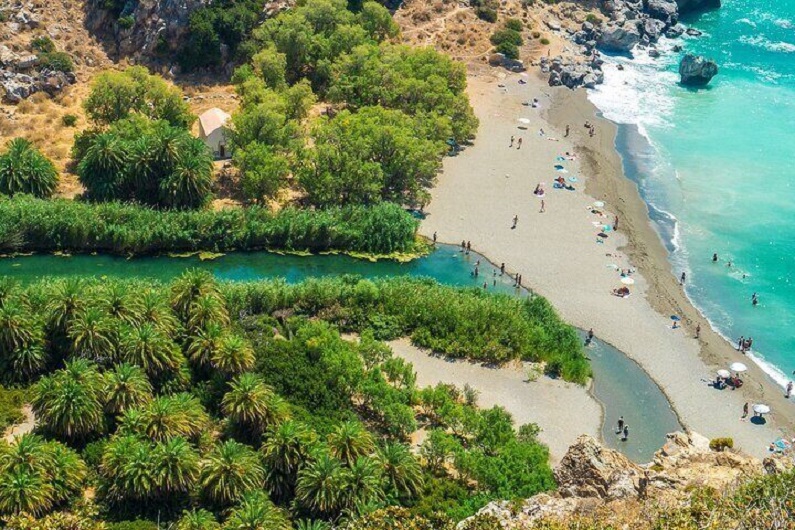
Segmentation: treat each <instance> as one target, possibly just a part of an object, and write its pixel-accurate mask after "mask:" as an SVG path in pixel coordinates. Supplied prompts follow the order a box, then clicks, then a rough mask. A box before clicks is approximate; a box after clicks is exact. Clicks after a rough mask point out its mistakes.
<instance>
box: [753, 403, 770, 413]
mask: <svg viewBox="0 0 795 530" xmlns="http://www.w3.org/2000/svg"><path fill="white" fill-rule="evenodd" d="M754 412H756V413H757V414H770V407H768V406H767V405H763V404H761V403H759V404H756V405H754Z"/></svg>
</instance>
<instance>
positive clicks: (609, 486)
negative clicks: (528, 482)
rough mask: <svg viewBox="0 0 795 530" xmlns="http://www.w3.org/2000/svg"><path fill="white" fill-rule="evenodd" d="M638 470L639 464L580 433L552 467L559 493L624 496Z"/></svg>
mask: <svg viewBox="0 0 795 530" xmlns="http://www.w3.org/2000/svg"><path fill="white" fill-rule="evenodd" d="M641 474H642V470H641V468H640V466H638V465H637V464H635V463H633V462H632V461H630V460H629V459H628V458H627V457H625V456H624V455H622V454H621V453H619V452H618V451H613V450H612V449H607V448H606V447H603V446H602V445H601V444H600V443H599V442H597V441H596V440H594V439H593V438H591V437H590V436H580V437H579V438H578V439H577V441H576V442H575V443H574V445H572V446H571V447H569V450H568V452H566V456H564V457H563V460H561V461H560V465H558V467H557V468H555V480H556V481H557V483H558V491H559V493H560V495H561V496H562V497H598V498H600V499H620V498H624V497H627V496H630V495H634V494H635V491H636V490H635V481H636V479H637V478H638V477H639V476H640V475H641Z"/></svg>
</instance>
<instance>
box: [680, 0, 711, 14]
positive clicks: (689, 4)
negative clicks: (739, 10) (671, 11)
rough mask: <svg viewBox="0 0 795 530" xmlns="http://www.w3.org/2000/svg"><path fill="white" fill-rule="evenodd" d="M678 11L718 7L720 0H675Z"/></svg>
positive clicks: (684, 11) (685, 11) (687, 11)
mask: <svg viewBox="0 0 795 530" xmlns="http://www.w3.org/2000/svg"><path fill="white" fill-rule="evenodd" d="M676 3H677V5H678V6H679V12H680V13H689V12H691V11H702V10H705V9H717V8H719V7H720V4H721V2H720V0H676Z"/></svg>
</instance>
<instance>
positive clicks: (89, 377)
mask: <svg viewBox="0 0 795 530" xmlns="http://www.w3.org/2000/svg"><path fill="white" fill-rule="evenodd" d="M102 386H103V380H102V376H101V375H100V373H99V372H98V371H97V369H96V366H95V365H93V364H91V363H89V362H87V361H85V360H83V359H78V360H75V361H72V362H70V363H67V364H66V367H65V368H64V369H62V370H58V371H57V372H55V373H54V374H52V375H50V376H47V377H43V378H42V379H41V380H40V381H39V382H38V383H37V384H36V385H35V386H34V387H33V396H32V398H31V404H32V406H33V412H34V414H35V415H36V418H37V419H38V421H39V423H40V424H41V426H42V427H44V428H45V429H46V430H48V431H50V432H52V433H53V434H54V435H56V436H58V437H59V438H61V439H64V440H69V441H79V440H84V439H86V438H88V437H90V436H91V435H94V434H96V433H98V432H100V431H101V430H102V429H103V427H104V417H103V407H102V396H101V394H102Z"/></svg>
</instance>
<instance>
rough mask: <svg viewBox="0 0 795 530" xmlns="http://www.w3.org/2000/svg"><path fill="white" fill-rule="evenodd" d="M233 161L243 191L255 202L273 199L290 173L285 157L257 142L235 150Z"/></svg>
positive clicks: (283, 185)
mask: <svg viewBox="0 0 795 530" xmlns="http://www.w3.org/2000/svg"><path fill="white" fill-rule="evenodd" d="M234 161H235V164H236V165H237V166H238V167H239V168H240V185H241V187H242V188H243V193H244V194H245V196H246V198H248V199H249V200H251V201H254V202H256V203H265V202H267V201H268V200H272V199H275V198H276V197H277V196H278V194H279V191H281V189H282V188H284V187H285V185H286V183H287V177H288V176H289V174H290V164H289V162H288V161H287V158H285V157H284V156H282V155H280V154H277V153H275V152H274V151H273V149H271V148H270V147H268V146H267V145H263V144H261V143H258V142H253V143H251V144H248V145H247V146H245V147H242V148H240V149H238V150H237V151H235V155H234Z"/></svg>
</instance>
